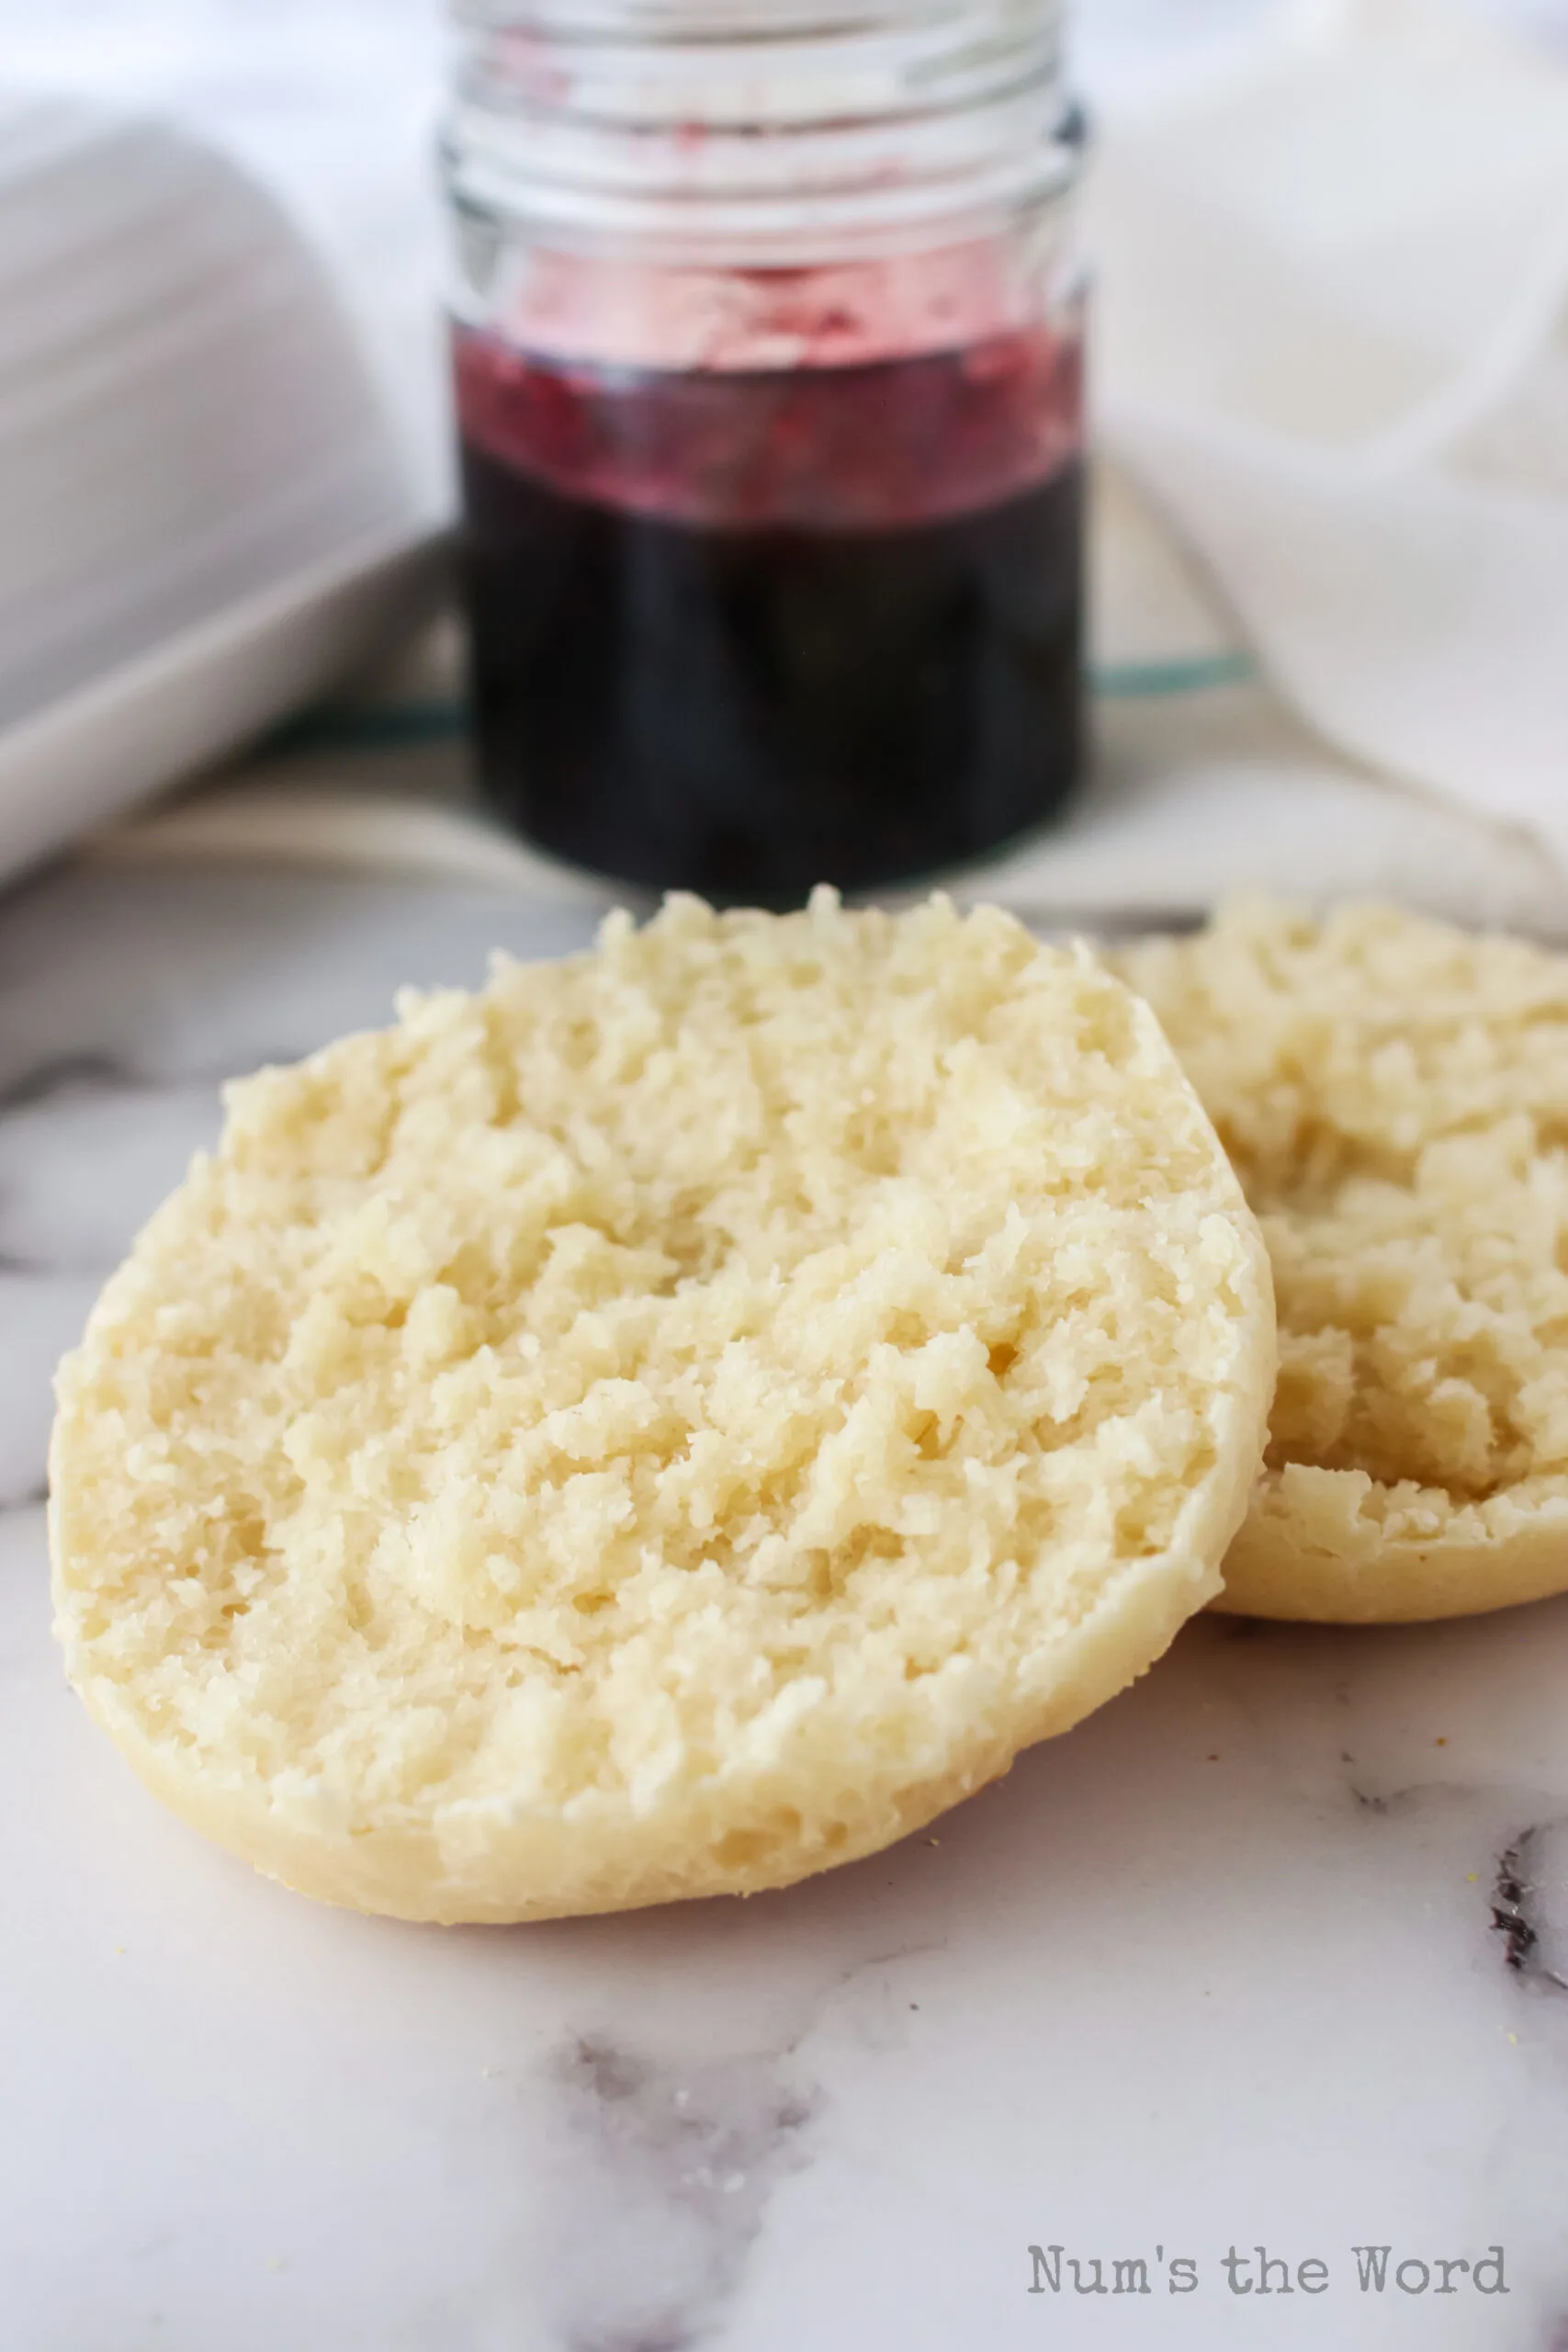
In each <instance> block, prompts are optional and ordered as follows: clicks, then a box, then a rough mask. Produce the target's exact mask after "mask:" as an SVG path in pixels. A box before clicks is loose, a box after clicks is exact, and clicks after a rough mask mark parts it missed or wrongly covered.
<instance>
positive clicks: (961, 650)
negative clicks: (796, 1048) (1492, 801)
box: [446, 0, 1083, 906]
mask: <svg viewBox="0 0 1568 2352" xmlns="http://www.w3.org/2000/svg"><path fill="white" fill-rule="evenodd" d="M1056 18H1057V6H1056V0H725V4H724V5H717V6H714V5H707V0H570V5H569V0H538V5H537V6H516V5H514V0H458V6H457V46H458V64H457V97H456V102H455V105H454V107H453V108H452V111H451V114H450V116H449V119H448V126H447V134H446V169H447V178H448V184H449V187H450V191H451V198H452V203H453V208H454V212H455V218H456V221H457V290H456V300H455V319H454V342H455V361H456V374H457V413H458V419H459V425H460V433H461V444H462V468H463V484H464V505H465V516H466V523H465V543H466V579H467V595H468V613H469V618H470V622H471V631H472V689H473V704H474V716H475V725H476V731H477V739H478V757H479V772H480V776H481V780H482V786H483V789H484V792H485V794H486V796H487V797H488V798H489V800H490V801H491V804H492V805H493V806H494V807H495V808H496V809H499V810H500V811H501V812H502V814H503V815H505V816H506V817H507V818H508V819H509V820H511V821H512V822H513V824H514V825H515V826H516V827H517V828H518V829H519V830H520V831H522V832H523V833H524V834H525V835H526V836H527V837H528V838H529V839H531V840H532V841H534V842H537V843H539V844H540V845H541V846H542V847H544V848H546V849H547V850H550V851H553V852H555V853H556V854H558V855H560V856H562V857H565V858H569V859H571V860H574V861H576V862H577V863H579V864H581V865H587V866H590V867H592V868H594V869H596V870H597V871H599V872H601V873H604V874H607V875H612V876H616V877H618V878H621V879H624V880H626V881H629V882H633V883H638V884H643V885H647V886H650V887H653V888H691V889H695V890H700V891H702V892H704V893H705V894H706V895H707V896H709V897H711V898H714V899H718V900H720V901H735V900H738V899H739V900H746V901H750V902H752V903H756V904H762V905H774V906H777V905H787V904H790V903H793V902H795V901H798V900H799V899H802V898H803V897H804V896H805V894H806V893H807V891H808V890H809V889H810V888H811V886H812V885H813V884H814V883H816V882H818V881H829V882H835V883H838V884H840V886H842V887H844V888H866V887H869V886H874V885H877V884H882V883H887V882H892V881H896V880H898V879H902V878H912V877H914V876H919V875H923V874H927V873H930V872H931V871H933V870H934V869H938V868H941V867H942V866H946V865H952V864H953V863H954V862H956V861H959V860H962V859H964V858H969V857H973V856H976V855H977V854H980V853H982V852H985V851H988V850H990V849H993V848H995V847H996V846H997V845H998V844H999V843H1001V842H1005V841H1007V840H1008V839H1009V838H1010V837H1011V836H1012V835H1014V834H1017V833H1020V832H1022V831H1025V830H1026V829H1027V828H1030V827H1032V826H1034V825H1036V824H1038V823H1039V822H1040V821H1041V820H1043V819H1045V818H1047V817H1049V816H1051V815H1052V814H1053V813H1054V812H1055V810H1057V809H1060V807H1061V806H1062V805H1063V803H1064V801H1065V800H1066V797H1067V796H1068V794H1069V793H1070V792H1071V790H1072V788H1073V786H1074V783H1075V781H1076V779H1077V773H1078V767H1079V760H1080V752H1081V698H1080V682H1079V671H1080V640H1081V620H1082V539H1083V527H1082V462H1081V461H1082V441H1083V365H1082V361H1083V285H1082V272H1081V268H1080V266H1079V262H1078V258H1077V252H1076V248H1075V244H1074V238H1073V231H1072V220H1071V214H1072V199H1073V194H1074V187H1075V183H1076V179H1077V162H1078V140H1077V132H1076V128H1075V117H1074V115H1073V112H1072V109H1071V107H1069V106H1068V104H1067V102H1066V99H1065V96H1064V94H1063V88H1062V83H1061V78H1060V68H1059V59H1058V51H1057V21H1056Z"/></svg>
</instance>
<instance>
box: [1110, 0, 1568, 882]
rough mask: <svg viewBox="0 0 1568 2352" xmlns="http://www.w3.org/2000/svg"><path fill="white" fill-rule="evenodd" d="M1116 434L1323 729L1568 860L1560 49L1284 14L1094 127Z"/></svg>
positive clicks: (1488, 32) (1326, 11)
mask: <svg viewBox="0 0 1568 2352" xmlns="http://www.w3.org/2000/svg"><path fill="white" fill-rule="evenodd" d="M1090 217H1091V231H1092V238H1093V243H1094V247H1095V251H1096V254H1097V259H1098V265H1099V279H1100V309H1099V320H1098V334H1099V345H1098V362H1097V365H1098V371H1099V385H1100V430H1101V434H1102V438H1103V443H1104V445H1105V446H1106V447H1109V448H1110V449H1111V451H1112V452H1113V453H1114V455H1115V457H1116V458H1117V459H1118V460H1119V462H1120V463H1121V464H1122V465H1123V466H1125V467H1126V468H1127V469H1129V470H1130V471H1131V472H1132V473H1133V474H1134V477H1135V478H1136V479H1137V480H1138V481H1139V482H1140V483H1141V484H1142V485H1143V487H1144V489H1145V492H1147V493H1148V495H1149V496H1150V498H1151V499H1152V500H1153V501H1154V502H1155V503H1156V505H1157V507H1158V508H1159V510H1160V512H1161V514H1162V515H1163V516H1164V517H1165V519H1166V520H1167V522H1168V524H1169V525H1170V526H1171V527H1172V528H1173V529H1174V530H1175V531H1176V532H1177V534H1179V537H1180V538H1181V539H1182V540H1183V541H1184V542H1185V544H1186V546H1187V548H1189V549H1190V551H1191V552H1192V553H1194V554H1195V555H1196V556H1197V557H1198V558H1199V559H1200V560H1201V564H1202V565H1203V566H1204V567H1205V569H1206V570H1207V571H1208V573H1209V574H1210V575H1211V577H1212V580H1213V582H1214V583H1215V585H1216V586H1217V587H1218V589H1219V591H1220V592H1221V594H1222V595H1223V597H1224V601H1225V602H1226V603H1227V604H1228V605H1229V607H1230V609H1231V611H1232V614H1233V615H1234V617H1235V622H1236V624H1237V626H1238V627H1239V628H1240V629H1241V630H1242V632H1243V633H1244V634H1245V636H1246V637H1247V639H1248V640H1249V641H1250V642H1251V644H1252V645H1253V647H1254V648H1255V649H1256V650H1257V652H1258V656H1259V657H1260V659H1261V661H1262V662H1263V663H1264V665H1265V667H1266V668H1267V670H1268V673H1269V676H1270V678H1271V679H1272V681H1273V682H1274V683H1275V684H1276V685H1277V686H1278V687H1279V688H1280V691H1281V692H1282V693H1283V694H1284V695H1286V696H1288V697H1289V699H1290V700H1291V701H1292V703H1293V704H1294V706H1295V707H1296V708H1297V710H1298V711H1299V712H1300V713H1301V714H1302V715H1303V717H1304V718H1306V719H1307V720H1308V721H1309V722H1310V723H1311V725H1312V726H1313V727H1314V729H1316V730H1317V731H1318V732H1319V733H1320V734H1321V735H1322V736H1324V737H1325V738H1326V739H1327V740H1328V741H1330V742H1331V743H1334V744H1336V745H1337V746H1340V747H1341V748H1343V749H1344V750H1346V751H1348V752H1350V753H1352V754H1354V755H1356V756H1357V757H1358V758H1359V759H1361V760H1363V761H1366V762H1369V763H1372V764H1373V765H1374V766H1375V767H1377V768H1379V769H1381V770H1382V771H1384V772H1386V773H1387V774H1389V775H1393V776H1397V777H1401V778H1404V779H1405V780H1407V781H1408V782H1410V783H1412V784H1415V785H1417V786H1425V787H1428V788H1430V789H1433V790H1436V791H1438V792H1439V793H1442V794H1445V795H1448V796H1450V797H1452V799H1454V800H1455V801H1458V802H1460V803H1461V804H1462V805H1463V806H1464V807H1466V808H1467V809H1471V810H1472V811H1474V812H1476V813H1477V814H1480V815H1482V816H1484V817H1486V818H1489V819H1493V820H1502V821H1504V822H1506V823H1508V824H1513V825H1522V826H1525V827H1528V828H1529V829H1530V831H1532V832H1533V833H1534V834H1535V835H1536V836H1537V837H1538V839H1540V841H1542V842H1545V843H1546V844H1548V845H1549V847H1550V848H1551V850H1552V852H1553V853H1554V854H1555V856H1556V858H1557V859H1558V860H1559V861H1560V862H1561V861H1562V860H1568V68H1565V67H1564V66H1562V65H1561V64H1558V63H1555V62H1552V61H1551V57H1550V56H1549V55H1548V53H1547V52H1545V51H1542V50H1540V49H1539V48H1533V47H1531V48H1527V47H1525V46H1524V45H1522V44H1521V43H1516V42H1515V41H1513V40H1510V39H1508V38H1507V37H1506V36H1505V35H1504V34H1503V33H1502V32H1501V30H1499V29H1495V28H1487V27H1484V26H1483V25H1482V24H1480V23H1479V22H1478V21H1477V20H1475V19H1473V18H1465V17H1460V16H1458V15H1450V14H1449V13H1448V11H1447V10H1446V9H1445V8H1444V7H1443V6H1442V5H1441V0H1341V4H1340V5H1330V6H1323V5H1317V6H1310V7H1306V8H1303V9H1302V10H1300V11H1298V12H1297V13H1296V14H1295V15H1294V16H1293V17H1290V18H1288V19H1287V20H1286V22H1285V23H1284V25H1283V26H1282V27H1281V28H1280V30H1279V31H1278V33H1277V35H1276V37H1275V39H1274V40H1272V41H1270V42H1269V43H1267V44H1260V45H1259V47H1258V51H1256V52H1255V54H1254V55H1253V57H1252V58H1251V59H1250V60H1249V61H1246V62H1240V63H1237V64H1235V65H1233V67H1232V69H1231V70H1230V71H1229V72H1228V73H1227V74H1224V75H1223V76H1222V77H1221V78H1220V79H1219V80H1218V81H1217V82H1215V83H1211V84H1210V85H1208V86H1206V87H1203V88H1201V89H1198V90H1193V89H1188V90H1186V91H1184V92H1182V93H1180V94H1179V95H1172V96H1166V97H1164V98H1163V99H1158V98H1156V99H1153V100H1145V103H1144V104H1143V105H1142V106H1141V107H1138V108H1136V109H1134V110H1129V111H1128V112H1126V113H1125V114H1124V115H1122V117H1121V118H1117V117H1116V116H1114V115H1112V117H1111V119H1110V121H1109V122H1108V124H1107V126H1106V130H1105V136H1104V139H1103V142H1102V149H1101V153H1100V159H1099V164H1098V169H1097V172H1096V175H1095V182H1094V187H1093V190H1092V195H1091V206H1090Z"/></svg>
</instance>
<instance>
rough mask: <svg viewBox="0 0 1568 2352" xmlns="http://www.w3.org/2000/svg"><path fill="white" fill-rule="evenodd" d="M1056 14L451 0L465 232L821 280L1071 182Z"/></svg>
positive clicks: (450, 146)
mask: <svg viewBox="0 0 1568 2352" xmlns="http://www.w3.org/2000/svg"><path fill="white" fill-rule="evenodd" d="M1059 14H1060V8H1059V0H858V5H855V6H850V5H846V0H816V5H811V0H745V5H744V6H742V0H730V4H729V5H728V6H722V7H720V6H708V5H704V0H572V5H571V6H570V7H568V6H564V5H563V0H538V5H536V6H516V5H515V0H512V4H511V5H508V0H459V5H458V6H457V10H456V17H457V40H458V57H457V86H456V98H455V103H454V105H453V107H452V110H451V113H450V115H449V117H448V120H447V129H446V166H447V173H448V177H449V183H450V187H451V190H452V195H453V198H454V201H455V204H456V206H457V211H458V215H459V218H460V220H467V221H468V222H469V223H470V224H473V225H474V227H475V228H476V229H477V230H478V231H479V232H483V229H484V227H485V225H486V224H489V225H490V226H491V228H492V229H502V230H508V229H510V230H514V231H516V232H520V233H522V234H525V235H526V236H527V237H529V238H530V239H533V240H535V241H536V242H538V243H544V244H547V245H549V246H551V247H553V248H555V249H557V250H559V251H562V252H567V253H570V252H576V253H582V254H592V253H600V254H605V253H613V254H617V255H621V256H635V255H637V254H646V255H648V256H649V257H650V258H652V259H655V260H657V261H658V262H660V264H662V265H666V266H669V265H684V266H694V267H699V268H700V267H726V266H728V267H743V268H753V269H772V268H784V269H787V268H792V267H818V266H823V265H824V264H831V263H836V262H852V261H854V260H857V259H867V260H869V259H874V258H876V257H879V256H885V255H891V254H899V253H912V252H919V251H921V250H930V249H931V248H933V247H936V246H949V247H952V246H958V245H962V244H964V243H969V242H971V241H973V240H975V239H977V238H982V237H984V236H986V235H987V234H990V233H994V232H995V231H996V230H997V229H998V227H999V226H1001V225H1003V224H1005V223H1006V222H1008V221H1009V220H1015V219H1016V218H1017V217H1018V215H1019V213H1020V212H1021V211H1028V210H1031V209H1040V208H1042V207H1046V206H1048V205H1049V204H1050V202H1051V200H1052V199H1053V198H1055V197H1056V196H1058V195H1060V194H1061V193H1062V192H1063V191H1064V190H1065V189H1066V187H1069V186H1070V185H1071V183H1072V181H1073V179H1074V177H1075V175H1076V171H1077V144H1078V142H1077V126H1076V119H1075V118H1074V116H1073V113H1072V110H1071V108H1070V107H1068V105H1067V103H1066V98H1065V96H1064V93H1063V87H1062V82H1061V74H1060V56H1059V41H1058V36H1059Z"/></svg>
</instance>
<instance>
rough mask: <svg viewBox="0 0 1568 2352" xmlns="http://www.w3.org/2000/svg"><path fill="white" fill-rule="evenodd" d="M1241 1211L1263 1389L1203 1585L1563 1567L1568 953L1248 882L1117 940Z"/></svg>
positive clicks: (1359, 1603)
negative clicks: (1240, 1499) (1258, 890)
mask: <svg viewBox="0 0 1568 2352" xmlns="http://www.w3.org/2000/svg"><path fill="white" fill-rule="evenodd" d="M1116 961H1117V967H1118V968H1119V969H1120V971H1121V972H1122V976H1123V977H1124V978H1126V979H1127V980H1128V981H1129V982H1130V983H1131V984H1132V986H1133V987H1134V988H1135V989H1138V990H1139V992H1140V993H1141V994H1142V995H1143V996H1144V997H1145V999H1146V1000H1147V1001H1148V1002H1149V1003H1150V1004H1151V1005H1152V1006H1153V1007H1154V1009H1155V1011H1156V1012H1157V1013H1158V1015H1159V1018H1160V1020H1161V1022H1162V1023H1163V1024H1164V1026H1165V1029H1166V1033H1167V1035H1168V1036H1169V1038H1170V1040H1171V1043H1172V1044H1173V1045H1174V1046H1175V1047H1176V1049H1177V1052H1178V1053H1179V1056H1180V1057H1181V1060H1182V1063H1183V1066H1184V1067H1185V1069H1186V1070H1187V1072H1188V1074H1189V1076H1190V1078H1191V1080H1192V1081H1193V1083H1194V1085H1195V1086H1196V1087H1197V1089H1198V1091H1199V1093H1200V1095H1201V1097H1202V1100H1203V1103H1204V1104H1205V1106H1206V1107H1207V1109H1208V1111H1209V1113H1210V1114H1211V1116H1212V1117H1213V1120H1214V1123H1215V1125H1216V1126H1217V1127H1218V1129H1219V1132H1220V1135H1221V1137H1222V1139H1223V1140H1224V1144H1225V1146H1226V1148H1227V1149H1228V1151H1229V1152H1230V1155H1231V1158H1232V1160H1233V1162H1234V1163H1235V1169H1236V1172H1237V1173H1238V1175H1239V1176H1240V1178H1241V1181H1242V1184H1243V1188H1244V1190H1245V1191H1246V1193H1247V1198H1248V1200H1249V1201H1250V1203H1251V1204H1252V1206H1253V1207H1254V1209H1255V1210H1256V1211H1257V1212H1258V1216H1259V1218H1260V1220H1261V1223H1262V1226H1263V1231H1264V1235H1265V1238H1266V1239H1267V1241H1268V1244H1269V1256H1270V1259H1271V1261H1272V1263H1273V1271H1274V1284H1275V1292H1276V1297H1277V1302H1278V1309H1279V1317H1280V1376H1279V1388H1278V1393H1277V1395H1276V1397H1275V1400H1274V1406H1273V1411H1272V1415H1271V1419H1270V1433H1269V1452H1268V1457H1267V1468H1266V1471H1265V1475H1264V1476H1263V1479H1262V1481H1261V1483H1260V1485H1259V1487H1258V1492H1257V1494H1256V1496H1255V1497H1254V1499H1253V1504H1252V1508H1251V1510H1250V1511H1249V1513H1248V1515H1247V1522H1246V1525H1245V1526H1244V1527H1243V1529H1242V1532H1241V1533H1240V1535H1239V1536H1238V1537H1237V1539H1236V1541H1235V1544H1234V1545H1233V1546H1232V1549H1231V1552H1230V1555H1229V1556H1228V1558H1227V1560H1226V1562H1225V1590H1224V1599H1223V1600H1222V1601H1221V1602H1220V1604H1219V1605H1220V1606H1221V1607H1222V1608H1225V1609H1231V1610H1235V1611H1244V1612H1247V1613H1250V1614H1254V1615H1258V1616H1265V1617H1298V1618H1314V1619H1320V1620H1328V1621H1339V1622H1358V1621H1359V1622H1367V1623H1373V1622H1381V1621H1384V1620H1397V1619H1416V1618H1435V1617H1448V1616H1457V1615H1462V1614H1467V1613H1469V1612H1471V1611H1481V1610H1489V1609H1499V1608H1502V1607H1504V1606H1506V1604H1508V1603H1510V1602H1515V1601H1525V1600H1539V1599H1540V1598H1542V1597H1543V1596H1545V1595H1547V1594H1549V1593H1557V1592H1562V1591H1564V1590H1568V958H1565V957H1563V956H1553V955H1549V954H1547V953H1545V952H1543V951H1541V950H1540V949H1538V948H1535V947H1532V946H1529V945H1527V944H1525V943H1523V942H1521V941H1518V940H1512V939H1504V938H1495V937H1493V938H1481V937H1472V936H1471V935H1469V934H1467V933H1462V932H1460V931H1456V930H1453V929H1451V928H1450V926H1448V925H1447V924H1444V923H1439V922H1432V921H1429V920H1427V919H1426V918H1424V917H1422V916H1419V915H1416V914H1411V913H1407V912H1404V911H1403V910H1399V909H1397V908H1393V907H1380V906H1352V907H1348V908H1345V909H1342V910H1339V911H1337V912H1336V913H1333V914H1331V915H1330V916H1328V917H1327V918H1326V919H1325V920H1324V921H1322V922H1318V921H1316V920H1314V919H1313V918H1311V917H1309V916H1307V915H1304V914H1303V913H1302V912H1300V911H1299V910H1293V909H1291V908H1288V907H1281V906H1279V905H1275V904H1272V903H1270V902H1268V901H1264V900H1246V901H1237V902H1236V903H1235V904H1234V905H1231V906H1229V907H1226V908H1224V909H1223V910H1221V912H1220V914H1219V915H1218V917H1217V918H1216V920H1215V922H1213V925H1212V926H1211V927H1210V929H1209V930H1207V931H1206V932H1204V933H1201V934H1200V935H1198V936H1197V937H1195V938H1191V939H1174V940H1159V941H1151V942H1146V943H1145V944H1141V945H1139V946H1136V947H1134V948H1132V949H1130V950H1128V951H1126V952H1125V953H1124V954H1122V956H1119V957H1118V958H1117V959H1116Z"/></svg>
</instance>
